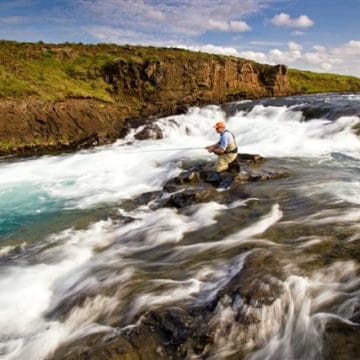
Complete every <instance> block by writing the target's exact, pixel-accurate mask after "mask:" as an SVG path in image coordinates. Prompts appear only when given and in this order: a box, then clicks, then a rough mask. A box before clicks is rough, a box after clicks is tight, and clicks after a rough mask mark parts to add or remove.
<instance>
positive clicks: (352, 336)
mask: <svg viewBox="0 0 360 360" xmlns="http://www.w3.org/2000/svg"><path fill="white" fill-rule="evenodd" d="M359 339H360V327H359V326H356V325H351V324H346V323H344V322H341V321H339V320H331V321H330V322H329V323H328V324H327V325H326V330H325V336H324V344H323V350H324V359H325V360H339V359H360V347H359Z"/></svg>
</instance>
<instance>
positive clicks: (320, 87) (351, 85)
mask: <svg viewBox="0 0 360 360" xmlns="http://www.w3.org/2000/svg"><path fill="white" fill-rule="evenodd" d="M288 76H289V82H290V86H291V88H292V89H294V90H295V91H296V92H299V93H305V94H313V93H322V92H359V91H360V79H359V78H356V77H354V76H345V75H336V74H326V73H314V72H311V71H301V70H295V69H289V70H288Z"/></svg>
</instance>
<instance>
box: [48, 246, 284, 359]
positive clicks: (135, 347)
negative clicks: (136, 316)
mask: <svg viewBox="0 0 360 360" xmlns="http://www.w3.org/2000/svg"><path fill="white" fill-rule="evenodd" d="M264 263H266V264H267V267H266V268H265V267H263V266H262V264H264ZM283 277H284V274H283V273H282V271H281V267H280V265H279V259H278V258H276V257H275V256H273V254H271V253H270V252H264V251H257V252H255V253H252V254H250V255H249V256H248V258H247V259H246V262H245V264H244V266H243V268H242V269H241V270H240V271H239V273H237V274H235V275H234V276H233V277H232V278H231V279H230V281H229V282H228V283H226V284H225V285H224V286H223V288H222V289H220V290H219V291H218V292H217V294H216V295H215V298H209V299H208V300H207V301H205V302H204V303H201V304H196V305H193V306H191V305H187V306H186V305H182V306H181V307H180V306H167V307H166V306H165V307H158V308H156V309H153V310H151V311H149V312H147V313H145V314H142V315H141V320H139V321H138V322H137V324H136V325H135V326H132V327H130V328H127V329H126V328H125V329H123V330H119V331H113V332H112V333H108V334H104V333H102V334H101V333H100V334H95V335H89V336H87V337H84V338H81V339H78V340H75V341H74V342H73V343H69V344H64V345H63V346H62V347H61V348H59V349H58V350H57V351H56V353H55V354H54V356H53V357H52V359H55V360H58V359H63V358H66V359H70V360H75V359H96V360H97V359H119V360H120V359H149V360H152V359H160V360H161V359H186V358H191V357H194V356H195V355H196V356H200V358H201V359H206V358H209V357H210V355H211V354H212V350H214V346H215V345H214V344H216V337H217V336H218V333H219V331H220V332H223V331H225V332H227V328H230V327H232V328H233V327H234V326H235V327H236V328H237V329H238V331H239V333H241V339H242V341H244V342H245V341H248V340H250V341H251V336H255V335H254V331H255V333H256V324H258V323H259V322H260V321H261V319H259V314H260V313H259V311H258V309H259V308H261V307H262V306H268V305H271V304H273V303H274V301H275V300H276V299H277V298H278V297H279V296H281V294H282V292H283V288H282V283H281V279H282V278H283ZM239 298H240V299H242V302H239ZM221 309H225V311H227V310H226V309H228V310H229V311H230V313H232V314H233V317H231V318H228V317H227V319H223V320H221V321H220V322H219V321H217V320H216V319H218V316H219V311H220V312H221ZM220 317H221V316H220ZM224 321H225V322H226V321H228V322H229V321H230V322H229V323H224ZM254 329H255V330H254ZM234 355H236V354H234ZM237 355H238V356H240V355H239V354H237ZM235 358H237V357H235ZM239 358H243V357H239Z"/></svg>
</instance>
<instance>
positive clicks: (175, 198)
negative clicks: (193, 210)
mask: <svg viewBox="0 0 360 360" xmlns="http://www.w3.org/2000/svg"><path fill="white" fill-rule="evenodd" d="M211 193H212V192H211V190H207V189H206V190H187V191H184V192H180V193H176V194H173V195H171V196H170V200H169V202H168V204H169V205H170V206H175V207H176V208H178V209H181V208H184V207H187V206H190V205H193V204H195V203H199V202H202V201H205V200H208V199H209V198H210V197H211Z"/></svg>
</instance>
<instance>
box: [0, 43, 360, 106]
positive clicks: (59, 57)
mask: <svg viewBox="0 0 360 360" xmlns="http://www.w3.org/2000/svg"><path fill="white" fill-rule="evenodd" d="M228 59H231V60H236V61H242V62H244V61H245V60H244V59H238V58H234V57H232V56H222V55H212V54H207V53H201V52H192V51H189V50H184V49H177V48H155V47H141V46H131V45H124V46H118V45H114V44H97V45H84V44H81V43H76V44H72V43H65V44H44V43H43V42H41V41H39V42H38V43H36V44H35V43H18V42H15V41H0V99H1V98H3V99H14V98H15V99H29V98H32V99H42V100H63V99H66V98H88V99H97V100H100V101H103V102H108V103H114V102H119V101H123V102H125V101H127V99H126V96H125V95H124V94H121V89H120V88H117V87H116V86H115V87H114V86H113V85H114V84H111V77H110V78H109V76H108V75H109V74H112V73H113V72H114V71H115V70H116V67H117V64H118V63H119V62H122V63H127V64H128V67H127V68H126V69H127V70H125V71H132V69H134V68H135V67H139V66H147V65H149V64H151V65H156V64H159V63H160V62H162V61H163V62H168V63H174V64H179V66H180V65H181V64H183V63H184V61H185V60H186V61H190V62H193V63H196V62H198V61H200V60H202V61H203V60H205V61H211V60H213V61H217V62H220V63H222V64H225V62H226V61H227V60H228ZM251 63H252V64H253V67H254V68H255V69H260V68H263V67H264V66H266V65H261V64H256V63H254V62H251ZM289 80H290V84H291V88H292V89H293V91H294V92H297V93H314V92H333V91H338V92H345V91H360V79H358V78H355V77H350V76H340V75H332V74H317V73H311V72H307V71H299V70H292V69H290V70H289ZM144 90H145V91H146V92H147V93H148V94H150V93H154V92H156V88H155V87H154V86H153V85H151V84H146V88H145V89H144ZM239 91H240V90H239ZM240 92H241V91H240Z"/></svg>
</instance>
